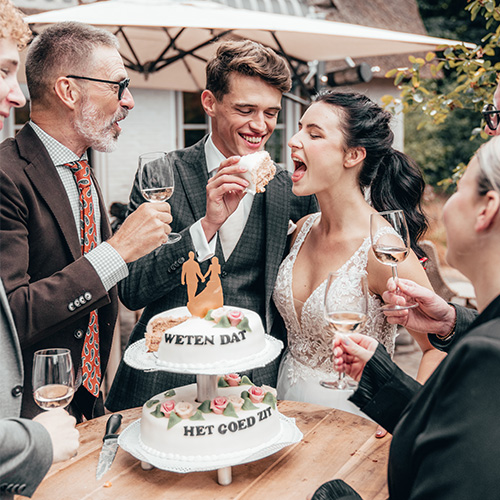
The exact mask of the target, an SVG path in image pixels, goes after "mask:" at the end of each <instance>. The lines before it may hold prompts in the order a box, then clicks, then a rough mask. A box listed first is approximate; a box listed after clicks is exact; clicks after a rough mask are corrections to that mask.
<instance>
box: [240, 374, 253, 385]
mask: <svg viewBox="0 0 500 500" xmlns="http://www.w3.org/2000/svg"><path fill="white" fill-rule="evenodd" d="M239 385H255V384H254V383H253V382H252V381H251V380H250V379H249V378H248V377H247V376H246V375H243V377H241V381H240V384H239Z"/></svg>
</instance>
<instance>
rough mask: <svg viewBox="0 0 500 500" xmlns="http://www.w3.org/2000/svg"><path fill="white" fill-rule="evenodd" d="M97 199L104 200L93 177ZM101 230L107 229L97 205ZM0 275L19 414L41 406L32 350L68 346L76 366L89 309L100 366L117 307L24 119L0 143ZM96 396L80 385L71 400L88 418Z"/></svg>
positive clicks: (105, 357)
mask: <svg viewBox="0 0 500 500" xmlns="http://www.w3.org/2000/svg"><path fill="white" fill-rule="evenodd" d="M92 180H93V182H94V185H95V186H96V188H97V192H98V196H99V203H100V206H101V207H103V208H104V207H105V205H104V201H103V198H102V194H101V192H100V190H99V187H98V184H97V181H96V179H95V177H93V179H92ZM102 214H103V216H102V223H101V235H102V240H103V241H105V240H107V239H108V238H109V237H110V236H111V228H110V225H109V221H108V218H107V217H106V215H105V210H102ZM0 276H1V278H2V279H3V282H4V285H5V290H6V292H7V296H8V299H9V304H10V307H11V309H12V313H13V315H14V320H15V322H16V327H17V331H18V334H19V340H20V343H21V349H22V351H23V358H24V374H25V375H24V394H23V404H22V410H21V415H22V416H23V417H32V416H34V415H35V414H37V413H39V412H40V410H39V408H38V407H37V406H36V405H35V403H34V401H33V395H32V388H31V373H32V362H33V353H34V352H35V351H36V350H38V349H44V348H49V347H66V348H69V349H71V352H72V357H73V363H74V365H75V370H77V369H78V368H79V367H80V365H81V351H82V347H83V341H84V337H85V331H86V329H87V325H88V321H89V314H90V312H91V311H92V310H94V309H99V328H100V354H101V370H102V374H103V375H104V371H105V368H106V365H107V362H108V358H109V352H110V349H111V341H112V337H113V330H114V326H115V323H116V317H117V312H118V299H117V293H116V288H113V289H111V290H110V291H109V292H106V290H105V288H104V287H103V284H102V282H101V280H100V278H99V276H98V275H97V273H96V271H95V270H94V268H93V266H92V265H91V264H90V262H89V261H88V260H87V259H86V258H84V257H82V255H81V248H80V241H79V238H78V234H77V231H76V228H75V221H74V218H73V214H72V212H71V207H70V203H69V200H68V197H67V194H66V191H65V190H64V186H63V184H62V182H61V180H60V177H59V175H58V173H57V171H56V169H55V167H54V164H53V163H52V161H51V159H50V157H49V155H48V153H47V150H46V149H45V147H44V146H43V144H42V143H41V141H40V140H39V139H38V137H37V135H36V134H35V132H34V131H33V129H32V128H31V127H30V126H29V125H25V126H24V128H23V129H22V130H21V131H20V132H19V133H18V134H17V136H16V137H15V138H14V139H7V140H5V141H4V142H3V143H2V144H0ZM95 402H96V398H94V397H92V396H91V395H90V393H88V392H87V391H86V390H85V389H83V388H80V390H79V391H78V393H77V394H76V395H75V399H74V404H75V407H78V409H79V410H80V411H81V412H83V414H84V415H85V416H86V417H87V418H91V417H92V414H93V407H94V405H95Z"/></svg>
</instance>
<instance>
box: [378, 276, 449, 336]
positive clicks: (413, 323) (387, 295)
mask: <svg viewBox="0 0 500 500" xmlns="http://www.w3.org/2000/svg"><path fill="white" fill-rule="evenodd" d="M398 285H399V289H400V294H397V293H396V283H395V282H394V280H393V279H392V278H390V279H389V280H388V281H387V291H385V292H384V293H383V295H382V298H383V299H384V302H386V303H387V304H399V305H403V304H405V302H406V298H411V299H414V300H415V301H416V302H418V304H419V306H418V307H415V308H413V309H399V310H397V311H386V310H384V314H385V315H386V317H387V321H388V322H389V323H391V324H398V325H403V326H404V327H406V328H408V329H410V330H414V331H416V332H419V333H436V334H438V335H446V334H447V333H449V332H450V330H451V329H452V328H453V325H454V324H455V317H456V311H455V308H454V307H453V306H450V304H448V303H447V302H446V301H445V300H444V299H442V298H441V297H440V296H439V295H437V294H436V293H434V292H433V291H432V290H429V289H428V288H425V287H423V286H420V285H417V284H416V283H415V282H413V281H410V280H405V279H401V278H400V279H398Z"/></svg>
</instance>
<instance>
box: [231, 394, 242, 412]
mask: <svg viewBox="0 0 500 500" xmlns="http://www.w3.org/2000/svg"><path fill="white" fill-rule="evenodd" d="M227 399H228V401H229V403H233V406H234V410H235V411H240V410H241V407H242V406H243V404H244V403H245V400H244V399H243V398H242V397H240V396H238V395H237V394H231V395H230V396H228V397H227Z"/></svg>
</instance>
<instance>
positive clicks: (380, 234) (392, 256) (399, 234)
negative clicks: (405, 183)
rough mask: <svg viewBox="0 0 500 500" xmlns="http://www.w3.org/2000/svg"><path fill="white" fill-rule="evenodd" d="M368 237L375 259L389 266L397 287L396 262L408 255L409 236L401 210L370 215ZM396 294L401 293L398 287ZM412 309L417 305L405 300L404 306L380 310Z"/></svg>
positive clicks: (393, 306)
mask: <svg viewBox="0 0 500 500" xmlns="http://www.w3.org/2000/svg"><path fill="white" fill-rule="evenodd" d="M383 228H386V229H385V230H384V229H383ZM370 237H371V242H372V249H373V253H374V254H375V257H376V258H377V260H378V261H379V262H380V263H382V264H385V265H386V266H391V269H392V277H393V279H394V281H395V283H396V286H397V284H398V268H397V265H398V262H403V261H404V260H405V259H406V257H408V254H409V253H410V236H409V233H408V226H407V225H406V219H405V214H404V212H403V211H402V210H388V211H386V212H379V213H376V214H371V216H370ZM396 293H397V294H400V293H401V291H400V290H399V287H398V288H397V289H396ZM413 307H418V303H416V302H415V301H411V300H406V304H405V305H396V304H386V305H384V306H382V309H384V310H385V311H398V310H401V309H411V308H413Z"/></svg>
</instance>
